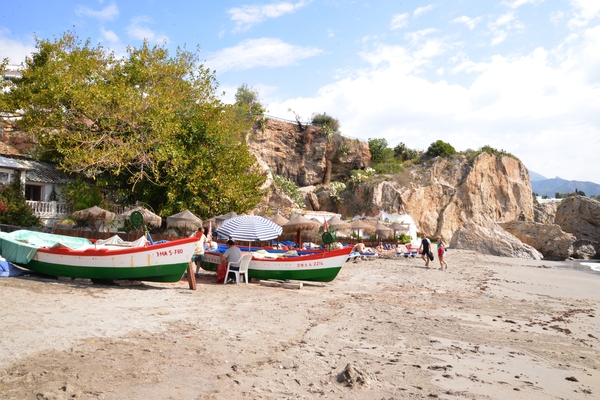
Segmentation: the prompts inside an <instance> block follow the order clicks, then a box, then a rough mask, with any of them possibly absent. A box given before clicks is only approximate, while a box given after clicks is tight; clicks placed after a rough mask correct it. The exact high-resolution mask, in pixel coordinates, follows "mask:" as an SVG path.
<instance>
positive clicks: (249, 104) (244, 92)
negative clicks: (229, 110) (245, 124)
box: [235, 83, 266, 120]
mask: <svg viewBox="0 0 600 400" xmlns="http://www.w3.org/2000/svg"><path fill="white" fill-rule="evenodd" d="M235 106H236V107H237V110H238V112H239V113H240V114H242V115H243V116H244V118H246V119H250V120H254V118H256V117H260V116H262V115H264V113H265V112H266V109H265V107H264V106H263V105H262V104H261V103H260V101H259V97H258V91H256V90H254V89H252V88H251V87H249V86H248V85H247V84H246V83H244V84H242V86H240V87H239V88H238V89H237V92H236V93H235Z"/></svg>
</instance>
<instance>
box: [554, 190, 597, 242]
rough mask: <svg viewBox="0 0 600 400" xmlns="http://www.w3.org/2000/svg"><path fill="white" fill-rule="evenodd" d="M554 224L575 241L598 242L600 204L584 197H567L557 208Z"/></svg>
mask: <svg viewBox="0 0 600 400" xmlns="http://www.w3.org/2000/svg"><path fill="white" fill-rule="evenodd" d="M554 223H556V224H557V225H560V227H561V228H562V230H563V231H565V232H569V233H572V234H573V235H575V237H577V239H586V240H590V241H592V242H600V202H598V201H596V200H594V199H590V198H589V197H584V196H571V197H567V198H566V199H564V200H563V201H562V202H561V203H560V205H559V206H558V209H557V210H556V217H555V219H554Z"/></svg>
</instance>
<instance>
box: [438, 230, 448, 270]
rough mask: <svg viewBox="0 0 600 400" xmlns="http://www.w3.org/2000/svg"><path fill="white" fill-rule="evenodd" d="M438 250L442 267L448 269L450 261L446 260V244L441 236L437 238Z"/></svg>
mask: <svg viewBox="0 0 600 400" xmlns="http://www.w3.org/2000/svg"><path fill="white" fill-rule="evenodd" d="M437 250H438V259H439V260H440V269H448V263H447V262H446V259H445V257H446V244H445V243H444V241H443V240H442V237H441V236H438V238H437Z"/></svg>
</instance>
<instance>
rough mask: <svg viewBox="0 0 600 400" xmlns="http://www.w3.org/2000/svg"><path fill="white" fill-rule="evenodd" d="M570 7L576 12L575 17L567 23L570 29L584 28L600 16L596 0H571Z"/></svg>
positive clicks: (599, 7) (599, 3)
mask: <svg viewBox="0 0 600 400" xmlns="http://www.w3.org/2000/svg"><path fill="white" fill-rule="evenodd" d="M571 5H572V6H573V8H574V9H575V10H576V11H575V17H574V18H572V19H571V20H570V21H569V26H571V27H572V28H576V27H581V26H585V25H587V24H588V23H589V22H590V21H591V20H593V19H594V18H596V17H598V16H599V15H600V1H598V0H571Z"/></svg>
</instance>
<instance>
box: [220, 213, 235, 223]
mask: <svg viewBox="0 0 600 400" xmlns="http://www.w3.org/2000/svg"><path fill="white" fill-rule="evenodd" d="M237 216H238V215H237V214H236V213H235V212H233V211H232V212H230V213H227V214H223V215H218V216H216V217H215V222H216V223H218V224H222V223H223V222H225V221H227V220H228V219H231V218H235V217H237Z"/></svg>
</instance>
